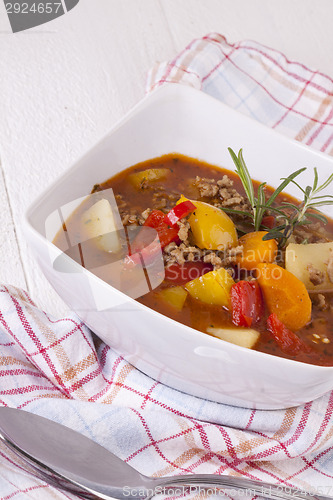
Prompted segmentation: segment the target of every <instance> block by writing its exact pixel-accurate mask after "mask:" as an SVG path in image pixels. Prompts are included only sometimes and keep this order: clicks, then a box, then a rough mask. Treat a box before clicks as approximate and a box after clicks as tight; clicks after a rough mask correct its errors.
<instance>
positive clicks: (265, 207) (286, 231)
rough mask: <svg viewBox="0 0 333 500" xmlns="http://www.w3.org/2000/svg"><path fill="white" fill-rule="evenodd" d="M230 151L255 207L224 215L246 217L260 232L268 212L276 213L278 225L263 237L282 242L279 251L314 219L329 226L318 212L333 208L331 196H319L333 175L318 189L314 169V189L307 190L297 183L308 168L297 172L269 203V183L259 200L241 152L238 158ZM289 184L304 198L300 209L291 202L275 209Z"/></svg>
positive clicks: (299, 206) (279, 187) (263, 187)
mask: <svg viewBox="0 0 333 500" xmlns="http://www.w3.org/2000/svg"><path fill="white" fill-rule="evenodd" d="M228 151H229V153H230V155H231V158H232V159H233V162H234V164H235V166H236V172H237V174H238V175H239V177H240V180H241V181H242V184H243V187H244V190H245V193H246V196H247V198H248V200H249V202H250V205H251V207H252V212H247V211H243V210H233V209H227V208H223V210H224V211H226V212H229V213H234V214H238V215H243V216H246V217H247V218H250V219H252V223H253V226H254V230H255V231H259V229H260V228H261V227H262V226H263V223H262V222H263V217H264V215H265V213H266V212H269V213H274V214H275V219H276V221H277V223H278V225H277V226H276V227H274V228H272V229H270V228H265V229H267V230H268V234H266V235H265V236H264V239H265V240H269V239H277V240H279V245H280V247H283V246H284V245H285V244H286V242H287V240H288V238H289V237H290V236H291V234H292V233H293V231H294V229H295V227H296V226H299V225H308V224H311V220H310V219H311V218H315V219H318V220H320V221H322V222H324V223H326V222H327V219H326V217H325V216H324V215H322V214H321V213H318V211H315V210H316V209H317V207H320V206H324V205H331V204H333V196H332V195H319V193H321V192H322V191H323V190H324V189H325V188H327V187H328V186H329V185H330V184H331V182H332V181H333V174H331V175H330V176H329V177H328V179H327V180H326V181H325V182H324V183H323V184H321V185H320V186H318V182H319V177H318V171H317V169H316V168H314V181H313V185H312V186H307V187H306V188H305V189H303V188H302V187H301V186H300V185H299V184H298V183H297V182H296V181H295V178H296V177H297V176H298V175H299V174H301V173H302V172H304V170H306V167H304V168H300V169H299V170H297V171H296V172H293V173H292V174H290V175H289V176H288V177H284V178H282V179H281V180H282V182H281V184H280V185H279V186H278V187H277V189H276V190H275V191H274V192H273V193H272V194H271V196H270V197H269V198H268V199H267V200H266V196H265V186H266V182H263V183H261V184H260V185H259V186H258V190H257V196H255V191H254V187H253V182H252V179H251V176H250V173H249V171H248V168H247V166H246V164H245V161H244V158H243V152H242V149H240V150H239V153H238V155H236V153H235V152H234V151H233V150H232V149H231V148H228ZM289 183H293V184H295V185H296V186H297V187H298V188H299V189H300V190H301V191H302V193H303V198H304V199H303V201H302V202H300V204H299V205H296V204H294V203H290V202H283V203H281V204H280V205H278V206H272V204H273V202H274V201H275V200H276V198H277V196H278V195H279V194H280V193H281V192H283V190H284V189H285V188H286V186H287V185H288V184H289Z"/></svg>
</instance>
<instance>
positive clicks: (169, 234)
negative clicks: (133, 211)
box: [144, 210, 179, 248]
mask: <svg viewBox="0 0 333 500" xmlns="http://www.w3.org/2000/svg"><path fill="white" fill-rule="evenodd" d="M144 226H148V227H152V228H154V229H156V231H157V234H158V237H159V239H160V243H161V248H164V247H165V246H167V245H168V244H169V243H171V242H172V241H175V240H177V238H178V230H179V228H178V227H170V224H168V223H167V222H165V214H164V213H163V212H162V211H161V210H153V211H152V212H151V213H150V214H149V215H148V217H147V219H146V221H145V223H144Z"/></svg>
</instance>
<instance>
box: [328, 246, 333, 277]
mask: <svg viewBox="0 0 333 500" xmlns="http://www.w3.org/2000/svg"><path fill="white" fill-rule="evenodd" d="M327 275H328V279H329V280H330V282H331V283H333V252H331V254H330V258H329V259H328V263H327Z"/></svg>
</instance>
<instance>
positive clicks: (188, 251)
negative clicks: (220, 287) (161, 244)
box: [163, 242, 243, 269]
mask: <svg viewBox="0 0 333 500" xmlns="http://www.w3.org/2000/svg"><path fill="white" fill-rule="evenodd" d="M242 250H243V246H242V245H239V246H237V247H233V248H227V249H226V250H224V251H221V250H206V249H204V250H201V249H200V248H198V247H196V246H189V245H186V244H184V243H181V244H180V245H179V246H178V245H176V243H175V242H172V243H170V244H169V245H167V246H166V247H165V248H164V250H163V253H164V262H165V264H166V265H171V264H179V265H182V264H184V263H185V262H194V261H198V260H203V262H205V263H207V264H212V266H213V267H214V269H220V268H221V267H228V266H231V265H233V264H235V263H236V260H237V255H239V254H240V253H241V252H242Z"/></svg>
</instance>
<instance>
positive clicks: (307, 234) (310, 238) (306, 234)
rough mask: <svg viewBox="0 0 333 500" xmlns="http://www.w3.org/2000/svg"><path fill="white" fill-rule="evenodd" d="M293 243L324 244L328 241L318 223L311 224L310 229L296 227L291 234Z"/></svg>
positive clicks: (325, 233) (324, 231) (323, 229)
mask: <svg viewBox="0 0 333 500" xmlns="http://www.w3.org/2000/svg"><path fill="white" fill-rule="evenodd" d="M293 237H294V241H295V242H296V243H304V242H306V243H326V242H327V241H329V238H328V237H327V232H326V230H325V228H324V227H323V226H321V225H320V223H315V224H311V228H309V229H307V228H306V227H305V226H298V227H296V228H295V229H294V232H293Z"/></svg>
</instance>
